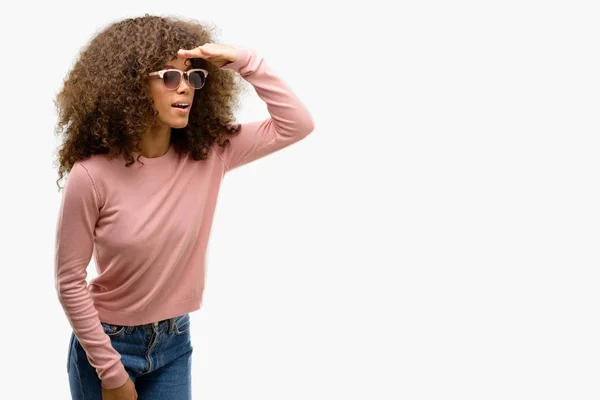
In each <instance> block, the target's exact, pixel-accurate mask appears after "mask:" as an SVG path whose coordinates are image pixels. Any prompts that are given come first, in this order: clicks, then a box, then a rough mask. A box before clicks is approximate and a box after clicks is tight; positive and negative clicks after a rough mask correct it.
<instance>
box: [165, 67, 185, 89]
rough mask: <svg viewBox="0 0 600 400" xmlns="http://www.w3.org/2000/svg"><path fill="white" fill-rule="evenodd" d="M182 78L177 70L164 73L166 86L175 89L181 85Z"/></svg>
mask: <svg viewBox="0 0 600 400" xmlns="http://www.w3.org/2000/svg"><path fill="white" fill-rule="evenodd" d="M180 79H181V75H180V74H179V72H177V71H167V72H165V73H164V75H163V80H164V82H165V86H166V87H167V88H169V89H175V88H176V87H177V86H179V80H180Z"/></svg>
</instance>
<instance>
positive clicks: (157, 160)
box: [133, 143, 177, 164]
mask: <svg viewBox="0 0 600 400" xmlns="http://www.w3.org/2000/svg"><path fill="white" fill-rule="evenodd" d="M176 154H177V152H176V151H175V147H174V146H173V143H170V144H169V149H168V150H167V152H166V153H165V154H163V155H162V156H158V157H144V156H143V155H142V154H141V153H133V158H134V160H136V161H138V156H139V162H142V163H144V164H163V163H166V162H169V161H171V160H172V159H173V158H175V155H176Z"/></svg>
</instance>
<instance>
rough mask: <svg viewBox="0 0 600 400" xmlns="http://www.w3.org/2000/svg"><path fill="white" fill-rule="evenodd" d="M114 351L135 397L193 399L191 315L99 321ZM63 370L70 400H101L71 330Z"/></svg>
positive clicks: (146, 399) (97, 381)
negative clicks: (135, 321) (141, 320)
mask: <svg viewBox="0 0 600 400" xmlns="http://www.w3.org/2000/svg"><path fill="white" fill-rule="evenodd" d="M102 326H103V327H104V332H106V334H107V335H108V336H109V337H110V341H111V343H112V346H113V347H114V349H115V350H116V351H117V352H119V354H121V362H122V363H123V365H124V366H125V370H126V371H127V372H128V373H129V377H130V378H131V380H132V381H133V383H134V384H135V389H136V391H137V394H138V398H139V399H143V400H167V399H168V400H173V399H177V400H190V399H191V398H192V375H191V366H192V343H191V338H190V315H189V314H184V315H180V316H178V317H175V318H171V319H166V320H163V321H159V322H154V323H150V324H146V325H136V326H122V325H111V324H107V323H104V322H102ZM67 359H68V361H67V373H68V375H69V386H70V389H71V398H72V399H73V400H102V386H101V381H100V378H98V375H97V373H96V369H95V368H94V367H92V366H91V365H90V363H89V361H88V359H87V356H86V353H85V350H84V349H83V347H82V346H81V343H79V340H78V339H77V336H75V333H74V332H73V333H71V341H70V343H69V354H68V357H67Z"/></svg>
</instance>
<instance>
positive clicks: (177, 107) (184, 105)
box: [171, 103, 190, 112]
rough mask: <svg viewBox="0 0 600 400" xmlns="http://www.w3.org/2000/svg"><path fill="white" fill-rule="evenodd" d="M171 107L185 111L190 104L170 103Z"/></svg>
mask: <svg viewBox="0 0 600 400" xmlns="http://www.w3.org/2000/svg"><path fill="white" fill-rule="evenodd" d="M171 107H173V108H175V109H176V110H177V111H182V112H187V111H189V109H190V105H189V104H187V103H179V104H172V105H171Z"/></svg>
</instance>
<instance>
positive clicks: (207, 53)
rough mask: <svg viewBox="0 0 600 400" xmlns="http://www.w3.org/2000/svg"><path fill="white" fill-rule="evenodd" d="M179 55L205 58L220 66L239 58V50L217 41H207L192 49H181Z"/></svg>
mask: <svg viewBox="0 0 600 400" xmlns="http://www.w3.org/2000/svg"><path fill="white" fill-rule="evenodd" d="M177 55H179V56H181V57H185V58H204V59H205V60H206V61H208V62H210V63H211V64H213V65H215V66H217V67H219V68H221V67H222V66H224V65H225V64H229V63H232V62H235V60H237V50H236V49H235V48H234V47H233V46H229V45H226V44H217V43H205V44H203V45H202V46H198V47H194V48H193V49H191V50H185V49H180V50H179V51H178V52H177Z"/></svg>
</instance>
